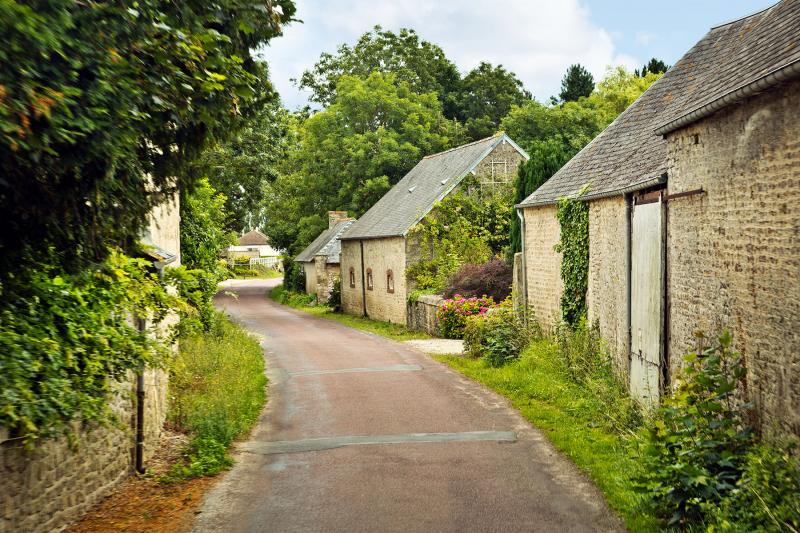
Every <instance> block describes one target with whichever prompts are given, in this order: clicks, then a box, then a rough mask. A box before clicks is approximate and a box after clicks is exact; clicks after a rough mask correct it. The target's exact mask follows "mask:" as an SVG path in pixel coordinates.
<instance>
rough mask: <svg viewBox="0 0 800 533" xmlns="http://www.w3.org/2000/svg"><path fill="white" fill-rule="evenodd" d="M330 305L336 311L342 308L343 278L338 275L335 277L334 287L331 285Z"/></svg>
mask: <svg viewBox="0 0 800 533" xmlns="http://www.w3.org/2000/svg"><path fill="white" fill-rule="evenodd" d="M328 306H329V307H330V308H331V309H333V310H334V311H335V312H337V313H338V312H339V311H341V310H342V278H341V277H340V276H336V277H335V278H334V279H333V287H331V294H330V296H329V297H328Z"/></svg>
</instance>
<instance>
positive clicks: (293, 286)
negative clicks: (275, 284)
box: [283, 257, 306, 292]
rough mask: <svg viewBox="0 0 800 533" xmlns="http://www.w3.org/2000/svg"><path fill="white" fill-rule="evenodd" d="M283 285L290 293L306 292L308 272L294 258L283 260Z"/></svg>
mask: <svg viewBox="0 0 800 533" xmlns="http://www.w3.org/2000/svg"><path fill="white" fill-rule="evenodd" d="M283 284H284V286H285V287H286V288H287V289H289V290H290V291H297V292H300V291H305V290H306V272H305V270H303V265H301V264H300V263H298V262H297V261H295V260H294V258H292V257H285V258H284V259H283Z"/></svg>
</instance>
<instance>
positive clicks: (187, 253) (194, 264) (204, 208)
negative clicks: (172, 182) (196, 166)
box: [180, 178, 235, 272]
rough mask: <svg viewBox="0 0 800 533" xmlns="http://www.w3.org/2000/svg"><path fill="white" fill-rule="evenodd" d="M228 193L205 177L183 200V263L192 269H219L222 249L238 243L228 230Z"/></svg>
mask: <svg viewBox="0 0 800 533" xmlns="http://www.w3.org/2000/svg"><path fill="white" fill-rule="evenodd" d="M225 200H226V198H225V195H223V194H220V193H218V192H216V191H215V190H214V188H213V187H212V186H211V185H210V184H209V183H208V180H207V179H205V178H203V179H201V180H200V181H199V183H198V185H197V187H196V188H195V189H194V191H192V193H191V194H190V195H185V196H184V198H183V199H182V201H181V207H180V209H181V262H182V263H183V264H184V265H186V266H187V267H189V268H202V269H205V270H207V271H209V272H217V271H218V270H219V258H220V254H221V253H222V251H223V250H224V249H225V248H227V247H228V246H230V245H231V244H233V243H234V242H235V234H231V233H228V232H226V231H225V227H224V226H225V219H226V217H227V213H226V212H225Z"/></svg>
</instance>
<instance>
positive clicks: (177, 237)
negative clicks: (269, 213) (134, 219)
mask: <svg viewBox="0 0 800 533" xmlns="http://www.w3.org/2000/svg"><path fill="white" fill-rule="evenodd" d="M179 205H180V197H179V195H178V193H175V195H174V196H173V197H172V198H171V199H170V200H169V201H167V202H164V203H163V204H161V205H157V206H155V207H154V208H153V210H152V211H151V212H150V216H149V217H148V222H149V227H148V231H149V234H150V239H151V240H152V242H154V243H156V244H158V246H160V247H161V248H163V249H165V250H167V251H168V252H172V253H173V254H176V255H177V256H178V258H177V259H176V261H175V262H173V263H171V264H170V266H180V263H181V261H180V251H181V228H180V226H181V215H180V207H179ZM256 257H257V256H256Z"/></svg>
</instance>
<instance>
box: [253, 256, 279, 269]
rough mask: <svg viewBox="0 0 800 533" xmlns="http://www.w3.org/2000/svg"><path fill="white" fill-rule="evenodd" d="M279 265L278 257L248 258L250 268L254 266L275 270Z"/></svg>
mask: <svg viewBox="0 0 800 533" xmlns="http://www.w3.org/2000/svg"><path fill="white" fill-rule="evenodd" d="M279 263H280V259H279V258H278V257H251V258H250V268H251V269H252V268H255V267H256V266H261V267H264V268H273V269H275V270H277V269H278V264H279Z"/></svg>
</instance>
